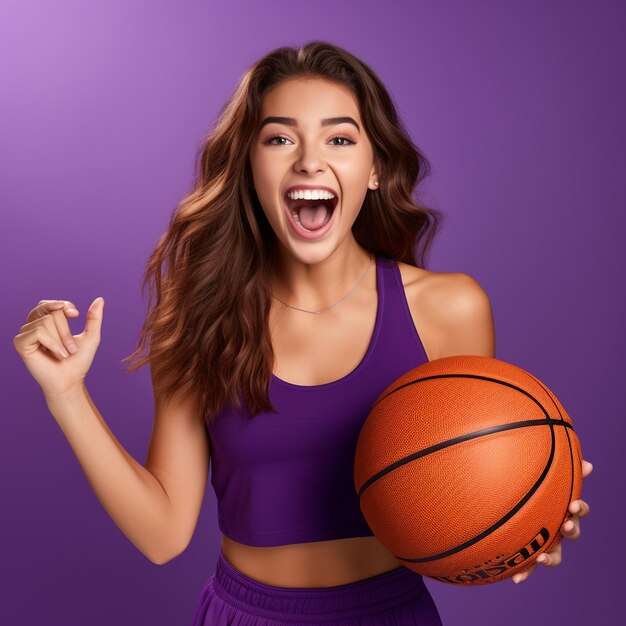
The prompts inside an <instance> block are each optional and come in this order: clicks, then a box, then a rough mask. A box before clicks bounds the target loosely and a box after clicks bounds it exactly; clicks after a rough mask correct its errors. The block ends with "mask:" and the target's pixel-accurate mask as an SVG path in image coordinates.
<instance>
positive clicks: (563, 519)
mask: <svg viewBox="0 0 626 626" xmlns="http://www.w3.org/2000/svg"><path fill="white" fill-rule="evenodd" d="M528 373H529V374H530V372H528ZM530 376H532V377H533V378H534V379H535V380H536V381H537V383H538V384H539V385H540V386H541V388H542V389H543V390H544V391H545V392H546V395H547V396H548V397H549V398H550V400H551V401H552V404H553V405H554V408H555V409H556V411H557V413H558V414H559V416H560V417H561V418H562V417H563V416H562V415H561V409H559V405H558V404H557V403H556V402H555V401H554V397H553V394H552V392H551V391H550V390H549V389H547V388H546V386H545V385H544V384H543V383H542V382H541V381H540V380H539V379H538V378H536V377H535V376H533V375H532V374H530ZM572 432H574V433H575V432H576V431H574V429H572ZM565 434H566V435H567V444H568V446H569V456H570V469H571V472H572V474H571V475H572V480H571V483H570V489H569V498H568V499H567V506H566V507H565V513H564V514H563V517H562V518H561V523H560V524H559V529H560V528H561V527H562V526H563V523H564V522H565V518H566V517H567V512H568V509H569V503H570V502H571V501H572V491H574V452H573V450H572V441H571V439H570V436H569V433H568V432H567V431H565ZM558 537H559V533H556V534H555V535H554V537H552V541H550V543H548V545H546V546H545V548H544V552H548V550H549V549H550V547H551V546H552V544H553V543H554V542H555V541H556V540H557V539H558Z"/></svg>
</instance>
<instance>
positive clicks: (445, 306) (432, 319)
mask: <svg viewBox="0 0 626 626" xmlns="http://www.w3.org/2000/svg"><path fill="white" fill-rule="evenodd" d="M398 268H399V269H400V274H401V276H402V283H403V286H404V290H405V293H406V298H407V302H408V305H409V309H410V311H411V316H412V318H413V322H414V324H415V327H416V329H417V331H418V334H419V335H420V338H421V340H422V343H423V345H424V349H425V350H426V353H427V355H428V358H429V360H431V361H432V360H434V359H438V358H442V357H445V356H452V355H455V354H476V355H484V356H494V354H495V332H494V324H493V314H492V309H491V302H490V300H489V296H488V295H487V293H486V292H485V290H484V289H483V287H482V286H481V285H480V283H479V282H478V281H477V280H476V279H474V278H473V277H472V276H470V275H469V274H465V273H463V272H433V271H431V270H426V269H423V268H419V267H414V266H412V265H408V264H406V263H402V262H398Z"/></svg>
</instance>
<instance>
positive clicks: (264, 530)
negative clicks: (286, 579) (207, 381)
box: [208, 256, 428, 546]
mask: <svg viewBox="0 0 626 626" xmlns="http://www.w3.org/2000/svg"><path fill="white" fill-rule="evenodd" d="M376 280H377V283H376V284H377V290H378V308H377V313H376V323H375V326H374V332H373V335H372V338H371V340H370V344H369V347H368V349H367V352H366V353H365V356H364V357H363V360H362V361H361V362H360V363H359V364H358V365H357V367H356V368H355V369H353V370H352V371H351V372H350V373H349V374H347V375H346V376H344V377H343V378H340V379H339V380H335V381H332V382H329V383H325V384H322V385H314V386H303V385H295V384H292V383H289V382H286V381H284V380H281V379H279V378H277V377H276V376H275V375H273V374H272V381H271V384H270V390H269V396H270V401H271V402H272V403H273V404H274V406H275V407H276V409H277V410H278V411H279V412H278V413H259V414H258V415H256V417H255V418H254V419H252V420H249V416H245V415H242V414H241V413H239V412H238V411H237V410H234V409H232V408H227V410H223V411H222V412H221V413H220V414H218V415H217V416H216V419H215V421H214V422H213V424H211V426H210V427H208V433H209V439H210V445H211V468H212V469H211V484H212V485H213V488H214V490H215V495H216V497H217V503H218V523H219V528H220V530H221V531H222V533H224V534H225V535H227V536H228V537H230V538H231V539H233V540H235V541H238V542H239V543H244V544H247V545H251V546H279V545H284V544H291V543H306V542H309V541H330V540H333V539H343V538H348V537H365V536H372V535H373V534H374V533H373V532H372V531H371V529H370V527H369V526H368V524H367V522H366V521H365V518H364V517H363V514H362V513H361V509H360V507H359V498H358V495H357V493H356V490H355V488H354V454H355V450H356V442H357V438H358V436H359V433H360V430H361V426H362V425H363V422H364V421H365V419H366V417H367V416H368V414H369V412H370V409H371V407H372V405H373V403H374V401H375V400H376V398H377V397H378V396H379V395H380V394H381V393H382V392H383V391H384V390H385V389H386V388H387V387H388V386H389V385H390V384H391V383H392V382H393V381H394V380H396V379H397V378H399V377H400V376H401V375H402V374H404V373H405V372H407V371H408V370H410V369H413V368H414V367H417V366H418V365H421V364H422V363H425V362H426V361H428V357H427V355H426V352H425V350H424V346H423V345H422V342H421V340H420V338H419V335H418V333H417V331H416V329H415V326H414V324H413V320H412V318H411V313H410V311H409V306H408V303H407V300H406V295H405V292H404V288H403V286H402V278H401V275H400V270H399V269H398V266H397V264H396V262H395V261H393V260H391V259H389V258H387V257H385V256H379V257H377V258H376ZM244 406H245V405H244Z"/></svg>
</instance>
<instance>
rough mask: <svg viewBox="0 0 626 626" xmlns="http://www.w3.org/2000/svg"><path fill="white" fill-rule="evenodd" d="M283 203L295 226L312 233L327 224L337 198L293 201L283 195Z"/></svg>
mask: <svg viewBox="0 0 626 626" xmlns="http://www.w3.org/2000/svg"><path fill="white" fill-rule="evenodd" d="M284 202H285V207H286V209H287V210H288V211H289V213H290V214H291V215H292V217H293V219H294V221H295V222H296V224H298V226H300V227H302V228H303V229H304V230H307V231H311V232H314V231H316V230H319V229H320V228H322V227H324V226H325V225H326V224H328V222H329V221H330V218H331V217H332V215H333V211H334V210H335V207H336V206H337V203H338V202H339V198H338V197H337V196H335V197H334V198H329V199H319V200H304V199H297V200H293V199H292V198H289V197H288V196H287V195H286V194H285V196H284Z"/></svg>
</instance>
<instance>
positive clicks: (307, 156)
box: [294, 142, 325, 174]
mask: <svg viewBox="0 0 626 626" xmlns="http://www.w3.org/2000/svg"><path fill="white" fill-rule="evenodd" d="M294 168H295V170H296V171H297V172H299V173H309V174H312V173H314V172H323V171H324V170H325V162H324V159H323V158H322V157H321V156H320V153H319V149H318V148H317V147H316V146H314V145H313V143H310V144H307V143H306V142H302V143H301V144H300V150H299V151H298V153H297V156H296V160H295V162H294Z"/></svg>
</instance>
